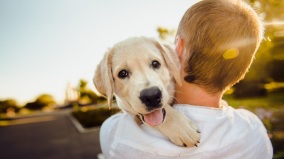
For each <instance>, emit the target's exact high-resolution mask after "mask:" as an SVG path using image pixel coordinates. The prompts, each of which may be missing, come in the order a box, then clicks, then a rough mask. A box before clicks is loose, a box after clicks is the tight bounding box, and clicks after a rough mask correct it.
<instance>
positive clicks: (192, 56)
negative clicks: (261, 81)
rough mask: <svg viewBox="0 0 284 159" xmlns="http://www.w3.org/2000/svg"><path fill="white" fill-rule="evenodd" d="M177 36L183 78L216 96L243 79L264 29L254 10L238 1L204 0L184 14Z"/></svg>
mask: <svg viewBox="0 0 284 159" xmlns="http://www.w3.org/2000/svg"><path fill="white" fill-rule="evenodd" d="M177 35H178V36H180V37H181V38H182V39H183V40H184V46H185V49H186V59H187V65H186V67H185V72H186V74H187V75H186V76H185V77H184V79H185V80H186V81H187V82H189V83H195V84H198V85H200V86H202V87H204V88H205V89H206V90H207V91H208V92H210V93H216V92H220V91H224V90H225V89H227V88H229V87H231V86H232V85H234V84H235V83H236V82H238V81H239V80H240V79H242V78H243V77H244V75H245V73H246V72H247V70H248V68H249V66H250V64H251V62H252V60H253V57H254V54H255V52H256V51H257V49H258V47H259V44H260V42H261V40H262V36H263V27H262V25H261V22H260V20H259V18H258V16H257V14H256V13H255V11H254V10H253V9H252V8H251V7H250V6H249V5H248V4H246V3H244V2H243V1H241V0H203V1H200V2H198V3H196V4H195V5H193V6H192V7H190V8H189V9H188V10H187V11H186V13H185V14H184V16H183V18H182V20H181V21H180V24H179V28H178V31H177Z"/></svg>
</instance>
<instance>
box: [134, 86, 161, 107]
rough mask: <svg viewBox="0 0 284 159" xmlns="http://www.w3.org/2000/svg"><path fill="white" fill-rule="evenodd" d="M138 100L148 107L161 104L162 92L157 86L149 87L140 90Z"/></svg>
mask: <svg viewBox="0 0 284 159" xmlns="http://www.w3.org/2000/svg"><path fill="white" fill-rule="evenodd" d="M139 98H140V100H141V102H142V103H144V104H145V105H146V106H147V108H148V109H152V108H158V107H160V106H161V99H162V92H161V90H160V89H159V88H158V87H156V86H155V87H151V88H147V89H144V90H142V91H141V92H140V97H139Z"/></svg>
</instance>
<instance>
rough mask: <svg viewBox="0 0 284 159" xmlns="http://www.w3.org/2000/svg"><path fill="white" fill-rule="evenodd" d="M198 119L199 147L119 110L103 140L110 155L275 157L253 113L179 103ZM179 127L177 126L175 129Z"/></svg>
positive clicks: (144, 158) (133, 158)
mask: <svg viewBox="0 0 284 159" xmlns="http://www.w3.org/2000/svg"><path fill="white" fill-rule="evenodd" d="M174 108H175V109H177V110H179V111H181V112H183V113H184V114H185V115H186V116H188V117H189V118H190V119H191V120H192V121H194V122H195V123H196V125H197V126H198V127H199V130H200V132H201V134H200V135H201V139H200V144H199V145H198V147H193V148H184V147H179V146H176V145H174V144H173V143H171V142H170V141H169V140H168V139H167V138H166V137H165V136H164V135H162V134H161V133H160V132H159V131H158V130H156V129H154V128H151V127H148V126H146V125H144V124H142V125H137V124H136V122H135V121H134V119H133V116H131V115H129V114H123V113H120V114H116V115H113V116H112V117H110V118H108V119H107V120H106V121H105V122H104V123H103V125H102V127H101V130H100V142H101V148H102V152H103V154H104V156H105V157H106V158H107V159H170V158H175V159H189V158H190V159H271V158H272V154H273V150H272V145H271V142H270V140H269V138H268V135H267V131H266V129H265V127H264V126H263V124H262V122H261V121H260V120H259V119H258V117H257V116H256V115H254V114H253V113H251V112H249V111H247V110H243V109H234V108H232V107H230V106H228V105H227V104H226V103H225V102H224V103H223V105H222V108H219V109H217V108H210V107H204V106H193V105H181V104H178V105H175V106H174ZM173 131H175V130H173Z"/></svg>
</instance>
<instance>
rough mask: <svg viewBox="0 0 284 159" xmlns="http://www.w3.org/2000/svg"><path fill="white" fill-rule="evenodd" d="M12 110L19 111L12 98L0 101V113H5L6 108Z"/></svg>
mask: <svg viewBox="0 0 284 159" xmlns="http://www.w3.org/2000/svg"><path fill="white" fill-rule="evenodd" d="M9 109H10V110H11V109H12V110H14V111H15V112H19V110H20V108H19V106H18V104H17V102H16V100H14V99H7V100H4V101H0V113H7V111H8V110H9Z"/></svg>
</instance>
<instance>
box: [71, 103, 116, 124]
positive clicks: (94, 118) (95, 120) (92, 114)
mask: <svg viewBox="0 0 284 159" xmlns="http://www.w3.org/2000/svg"><path fill="white" fill-rule="evenodd" d="M119 111H120V110H119V109H118V108H112V109H109V108H107V107H101V108H95V109H88V110H84V109H80V110H75V111H73V112H72V115H73V116H74V117H75V118H76V119H77V120H78V121H79V122H80V124H81V125H82V126H83V127H84V128H90V127H95V126H100V125H101V124H102V123H103V122H104V121H105V120H106V119H107V118H108V117H110V116H111V115H113V114H115V113H117V112H119Z"/></svg>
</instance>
